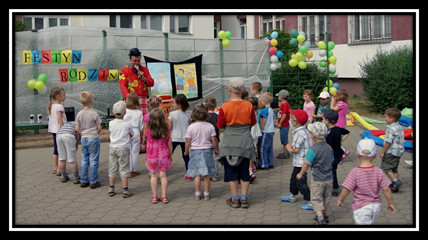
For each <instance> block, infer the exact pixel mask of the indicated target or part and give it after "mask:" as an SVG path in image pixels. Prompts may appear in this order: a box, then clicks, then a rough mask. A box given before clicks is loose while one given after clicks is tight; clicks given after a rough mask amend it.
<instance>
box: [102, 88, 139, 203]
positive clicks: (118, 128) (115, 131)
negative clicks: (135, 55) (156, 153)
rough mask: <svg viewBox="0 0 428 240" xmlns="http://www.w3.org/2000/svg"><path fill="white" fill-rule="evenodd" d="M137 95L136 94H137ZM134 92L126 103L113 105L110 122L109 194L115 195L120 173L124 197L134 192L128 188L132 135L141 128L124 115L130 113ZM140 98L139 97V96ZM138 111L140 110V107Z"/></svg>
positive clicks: (121, 102)
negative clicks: (115, 186)
mask: <svg viewBox="0 0 428 240" xmlns="http://www.w3.org/2000/svg"><path fill="white" fill-rule="evenodd" d="M135 96H136V95H135ZM133 98H134V96H132V93H130V94H128V96H127V97H126V103H125V102H124V101H118V102H116V103H115V104H114V105H113V114H114V116H115V119H114V120H112V121H110V122H109V126H108V130H109V131H110V150H109V159H108V177H109V189H108V195H109V196H110V197H112V196H114V195H115V193H114V183H115V181H116V176H117V175H118V173H120V178H121V180H122V187H123V192H122V197H123V198H128V197H130V196H132V195H133V192H132V191H130V190H129V188H128V177H129V176H130V162H131V161H130V160H131V159H130V157H131V156H132V153H131V149H132V148H133V147H134V146H133V145H132V137H133V136H135V135H134V134H135V132H136V131H137V132H139V131H140V130H139V129H137V128H135V127H133V126H132V123H131V122H129V121H125V118H124V116H126V114H128V111H129V110H128V106H127V105H128V101H129V99H133ZM137 100H138V97H137ZM137 103H138V102H137ZM138 111H141V110H139V108H138ZM136 146H137V147H136V148H137V154H138V153H139V150H140V149H139V148H140V145H139V144H137V145H136Z"/></svg>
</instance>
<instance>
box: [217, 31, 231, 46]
mask: <svg viewBox="0 0 428 240" xmlns="http://www.w3.org/2000/svg"><path fill="white" fill-rule="evenodd" d="M230 37H232V33H231V32H230V31H223V30H220V32H218V38H220V39H221V44H222V45H223V47H229V46H230V40H229V39H230Z"/></svg>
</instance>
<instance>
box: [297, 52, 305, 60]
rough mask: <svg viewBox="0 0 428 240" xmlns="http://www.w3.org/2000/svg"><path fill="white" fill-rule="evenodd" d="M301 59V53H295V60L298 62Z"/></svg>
mask: <svg viewBox="0 0 428 240" xmlns="http://www.w3.org/2000/svg"><path fill="white" fill-rule="evenodd" d="M302 58H303V54H302V53H301V52H297V53H296V59H297V60H299V61H300V60H302Z"/></svg>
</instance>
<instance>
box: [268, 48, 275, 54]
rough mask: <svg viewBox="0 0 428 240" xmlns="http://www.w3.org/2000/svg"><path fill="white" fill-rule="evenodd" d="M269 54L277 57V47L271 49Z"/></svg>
mask: <svg viewBox="0 0 428 240" xmlns="http://www.w3.org/2000/svg"><path fill="white" fill-rule="evenodd" d="M269 53H270V55H275V53H276V47H271V48H269Z"/></svg>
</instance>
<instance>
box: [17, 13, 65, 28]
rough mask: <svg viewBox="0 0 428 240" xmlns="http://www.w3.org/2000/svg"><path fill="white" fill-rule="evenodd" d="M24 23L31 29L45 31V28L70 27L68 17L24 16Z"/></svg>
mask: <svg viewBox="0 0 428 240" xmlns="http://www.w3.org/2000/svg"><path fill="white" fill-rule="evenodd" d="M23 20H24V22H25V23H26V24H27V25H28V26H30V27H31V29H43V28H45V27H57V26H68V16H64V15H63V16H52V15H50V16H49V15H46V16H42V15H35V16H28V15H27V16H24V17H23Z"/></svg>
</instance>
